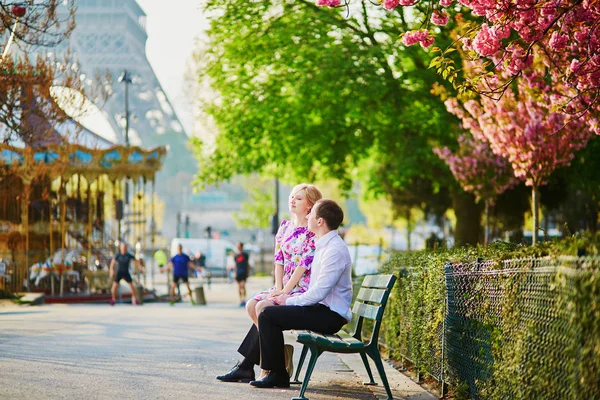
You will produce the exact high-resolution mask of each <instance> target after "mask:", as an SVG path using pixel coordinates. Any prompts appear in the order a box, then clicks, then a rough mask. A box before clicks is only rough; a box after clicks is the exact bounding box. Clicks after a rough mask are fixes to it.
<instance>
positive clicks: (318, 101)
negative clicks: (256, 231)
mask: <svg viewBox="0 0 600 400" xmlns="http://www.w3.org/2000/svg"><path fill="white" fill-rule="evenodd" d="M206 12H207V14H208V15H211V16H212V17H211V27H210V29H209V30H208V37H209V43H207V44H206V45H205V46H204V48H203V49H200V50H199V51H198V53H197V57H196V62H197V75H198V77H199V80H200V82H199V83H200V84H201V85H206V84H208V85H209V86H210V87H211V88H212V89H213V90H214V91H215V92H214V93H211V94H210V95H209V96H206V97H205V98H204V99H203V101H202V109H203V111H204V112H206V113H207V114H208V115H209V116H210V117H211V118H213V119H214V121H215V123H216V125H217V127H218V128H219V132H220V134H219V136H218V137H217V139H216V144H215V148H214V151H213V149H210V151H208V149H206V148H205V146H204V145H203V144H202V143H201V142H200V141H198V140H196V141H194V146H195V151H196V153H197V155H198V159H199V172H198V175H197V177H196V184H198V185H200V186H202V185H206V184H212V183H216V182H220V181H223V180H227V179H229V178H231V177H232V176H234V175H236V174H247V173H251V172H259V173H261V174H263V175H265V176H275V175H277V176H279V177H280V179H282V180H283V181H286V182H290V183H291V182H300V181H312V182H314V181H317V180H321V179H326V178H333V179H337V180H338V181H339V182H340V185H341V187H342V189H343V190H345V191H349V190H350V189H351V187H352V182H353V180H355V179H356V178H357V177H359V176H360V177H361V178H362V180H363V182H365V183H366V187H367V188H368V189H369V190H371V191H372V192H374V193H376V194H388V195H392V194H393V193H397V192H405V191H411V192H414V187H415V186H422V185H421V182H422V181H428V185H427V186H428V187H429V188H430V190H429V192H428V193H427V194H428V197H421V198H419V199H418V201H414V200H412V197H414V196H412V195H411V196H395V199H394V196H392V197H393V201H394V207H396V208H399V209H401V208H402V207H404V208H406V207H409V208H412V207H415V206H421V207H422V209H423V208H427V205H428V204H430V203H431V201H430V200H431V199H432V198H435V197H436V196H437V195H439V194H440V193H442V191H441V190H440V189H441V188H442V187H446V186H449V185H452V186H454V184H453V180H452V178H451V176H450V174H449V173H448V171H447V169H445V168H442V164H441V161H440V160H439V159H437V157H436V156H435V155H433V153H432V151H431V148H432V145H435V144H440V143H441V144H444V145H449V144H451V143H452V140H451V138H452V137H453V136H455V133H456V131H457V130H456V128H455V126H456V120H455V119H454V118H453V117H451V116H449V115H448V113H447V112H446V111H445V108H444V106H443V105H442V103H441V101H440V100H439V99H438V98H435V97H433V96H432V95H431V93H430V90H431V87H432V85H433V83H434V82H435V81H436V79H437V76H436V74H435V72H434V71H432V70H428V69H427V66H428V65H429V58H430V56H429V55H428V54H426V53H424V52H422V51H419V50H418V49H414V48H408V49H407V48H403V47H402V45H401V43H400V41H399V38H398V37H397V35H396V32H398V25H399V24H402V25H407V23H406V22H405V21H406V20H407V19H406V18H404V16H403V15H402V18H400V19H398V18H397V16H390V14H386V13H381V11H380V10H376V9H367V7H365V6H364V4H363V6H362V9H361V10H360V12H356V13H352V14H351V15H350V17H349V18H346V17H344V16H342V15H341V14H340V13H339V11H336V10H328V9H324V8H319V7H316V6H315V5H314V4H313V3H312V2H311V1H303V0H300V1H294V2H291V3H290V2H281V1H278V0H274V1H258V2H244V1H240V0H211V1H209V2H208V3H207V5H206ZM401 12H404V11H401ZM424 116H426V118H424ZM365 165H369V169H368V171H366V173H365V172H364V171H360V168H361V167H362V166H365ZM415 182H417V183H415ZM459 192H460V191H459ZM419 193H422V192H419ZM409 198H410V201H409V200H407V199H409ZM444 203H445V204H447V205H449V204H450V201H449V200H446V201H445V202H444V201H442V202H439V204H444ZM473 204H474V203H473ZM442 214H443V212H442ZM457 214H458V213H457ZM463 215H465V219H468V218H470V216H471V215H472V213H470V212H464V213H463ZM459 223H463V221H459ZM471 236H473V235H471ZM475 237H477V229H475ZM465 241H467V242H468V241H471V242H472V241H473V240H472V239H465V240H462V239H460V240H458V239H457V242H459V243H462V242H465ZM475 241H476V239H475Z"/></svg>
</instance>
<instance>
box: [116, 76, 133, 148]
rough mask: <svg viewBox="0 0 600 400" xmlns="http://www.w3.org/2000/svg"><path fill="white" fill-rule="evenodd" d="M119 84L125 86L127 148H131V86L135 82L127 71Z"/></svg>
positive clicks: (120, 78)
mask: <svg viewBox="0 0 600 400" xmlns="http://www.w3.org/2000/svg"><path fill="white" fill-rule="evenodd" d="M119 82H120V83H124V84H125V146H129V84H130V83H132V82H133V81H132V80H131V75H130V74H129V73H128V72H127V70H124V71H123V73H122V74H121V76H120V77H119Z"/></svg>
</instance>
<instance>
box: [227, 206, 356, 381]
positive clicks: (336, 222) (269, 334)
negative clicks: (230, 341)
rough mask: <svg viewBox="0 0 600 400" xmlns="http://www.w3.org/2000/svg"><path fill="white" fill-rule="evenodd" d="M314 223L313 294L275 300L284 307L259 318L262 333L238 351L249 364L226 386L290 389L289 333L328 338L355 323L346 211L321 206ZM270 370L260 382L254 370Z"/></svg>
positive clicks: (270, 309)
mask: <svg viewBox="0 0 600 400" xmlns="http://www.w3.org/2000/svg"><path fill="white" fill-rule="evenodd" d="M307 218H308V229H310V230H311V231H312V232H314V233H315V234H316V236H317V241H316V250H315V257H314V260H313V264H312V277H311V281H310V285H309V288H308V290H307V291H306V292H305V293H303V294H301V295H298V296H294V297H289V296H288V295H286V294H279V295H276V296H275V297H273V300H274V301H275V302H276V303H277V304H281V305H282V306H278V307H267V308H265V309H264V310H263V311H262V312H261V313H260V315H259V316H258V329H257V328H256V326H255V325H252V327H251V328H250V331H249V332H248V334H247V335H246V338H245V339H244V341H243V342H242V344H241V346H240V348H239V349H238V351H239V352H240V354H242V355H243V356H244V357H245V358H244V360H243V361H242V362H241V363H240V364H238V365H236V366H235V367H233V369H232V370H231V371H230V372H229V373H227V374H225V375H221V376H217V379H219V380H221V381H224V382H248V381H250V384H251V385H252V386H255V387H258V388H272V387H283V388H286V387H289V385H290V377H289V375H288V373H287V371H286V370H285V360H284V358H285V357H284V342H283V331H285V330H291V329H309V330H311V331H316V332H321V333H325V334H333V333H336V332H337V331H339V330H340V329H341V328H342V326H344V325H345V324H346V323H347V322H348V321H350V319H351V318H352V312H351V311H350V302H351V301H352V263H351V261H350V252H349V251H348V246H346V243H344V241H343V240H342V238H340V236H339V235H338V232H337V228H338V227H339V226H340V224H341V223H342V220H343V219H344V213H343V211H342V209H341V208H340V207H339V206H338V205H337V203H336V202H334V201H333V200H325V199H323V200H319V201H317V202H316V203H315V205H314V206H313V208H312V210H311V212H310V214H308V216H307ZM259 363H260V366H261V368H262V369H264V370H268V371H269V372H268V373H267V374H266V376H265V377H264V378H262V379H260V380H254V365H255V364H259Z"/></svg>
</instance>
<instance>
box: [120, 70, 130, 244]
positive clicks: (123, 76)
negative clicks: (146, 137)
mask: <svg viewBox="0 0 600 400" xmlns="http://www.w3.org/2000/svg"><path fill="white" fill-rule="evenodd" d="M119 83H124V84H125V147H129V84H130V83H132V79H131V75H130V74H129V73H128V72H127V70H124V71H123V73H122V74H121V76H120V77H119ZM124 197H125V198H124V203H125V205H126V206H128V205H129V183H128V182H127V177H126V178H125V193H124ZM120 236H121V231H120V230H119V237H120ZM123 240H124V238H123Z"/></svg>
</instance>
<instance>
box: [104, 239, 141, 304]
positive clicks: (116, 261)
mask: <svg viewBox="0 0 600 400" xmlns="http://www.w3.org/2000/svg"><path fill="white" fill-rule="evenodd" d="M131 260H135V263H136V265H137V267H138V268H140V269H141V268H142V266H141V264H140V261H139V260H136V259H135V257H134V256H133V254H131V253H130V252H128V251H127V243H125V242H121V247H120V252H119V253H117V254H116V255H115V258H113V260H112V261H111V262H110V273H109V274H110V279H113V278H114V279H113V285H112V299H111V300H110V305H111V306H114V305H115V303H116V302H117V289H118V288H119V282H120V281H121V279H125V282H127V283H128V284H129V287H130V288H131V296H132V298H133V304H135V305H139V304H140V302H139V300H138V298H137V293H136V290H135V286H133V279H131V274H130V273H129V265H130V263H131ZM115 265H118V267H117V273H116V274H115Z"/></svg>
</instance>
